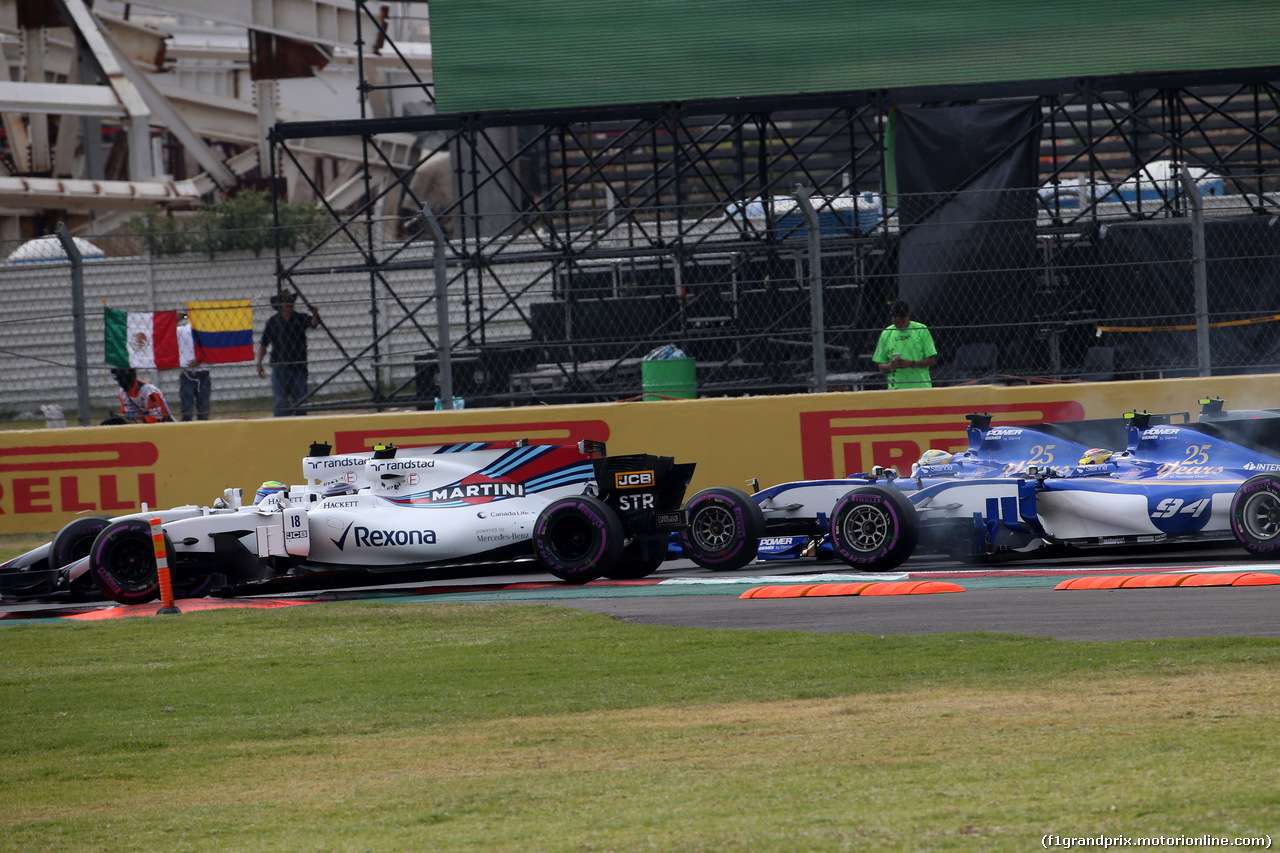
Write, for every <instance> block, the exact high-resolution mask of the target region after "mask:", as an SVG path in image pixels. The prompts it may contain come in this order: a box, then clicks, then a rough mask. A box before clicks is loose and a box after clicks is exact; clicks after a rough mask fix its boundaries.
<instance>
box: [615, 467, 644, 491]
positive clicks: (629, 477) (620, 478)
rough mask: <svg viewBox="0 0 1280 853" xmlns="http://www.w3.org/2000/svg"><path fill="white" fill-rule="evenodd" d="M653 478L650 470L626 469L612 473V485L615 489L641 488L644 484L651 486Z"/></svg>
mask: <svg viewBox="0 0 1280 853" xmlns="http://www.w3.org/2000/svg"><path fill="white" fill-rule="evenodd" d="M653 480H654V477H653V472H652V471H626V472H624V473H621V474H614V475H613V487H614V488H615V489H643V488H644V487H645V486H652V485H653Z"/></svg>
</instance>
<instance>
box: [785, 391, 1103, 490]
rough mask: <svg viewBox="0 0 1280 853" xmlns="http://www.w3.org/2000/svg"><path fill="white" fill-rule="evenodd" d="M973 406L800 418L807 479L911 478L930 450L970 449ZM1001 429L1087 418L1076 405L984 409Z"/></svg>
mask: <svg viewBox="0 0 1280 853" xmlns="http://www.w3.org/2000/svg"><path fill="white" fill-rule="evenodd" d="M975 410H976V409H975V407H973V406H921V407H919V408H910V409H876V410H872V411H861V410H840V411H826V412H801V413H800V442H801V450H800V453H801V461H802V464H803V466H804V477H805V479H809V480H825V479H831V478H833V477H843V476H847V475H849V474H856V473H858V472H859V471H869V470H871V468H872V466H875V465H882V466H884V467H886V468H888V467H895V468H897V469H898V470H899V471H901V472H903V473H906V472H907V471H909V470H910V469H911V463H913V462H915V461H916V460H918V459H919V458H920V454H921V453H923V452H924V451H925V450H927V449H929V448H931V447H936V448H938V449H940V450H946V451H948V452H955V451H959V450H964V449H965V448H966V447H967V446H968V441H967V439H966V438H965V426H966V422H965V415H968V414H971V413H972V412H974V411H975ZM981 411H983V412H989V413H990V414H992V415H993V416H995V420H996V421H997V422H998V423H1000V424H1034V423H1041V422H1044V421H1071V420H1080V419H1082V418H1083V417H1084V407H1083V406H1081V405H1080V404H1079V403H1077V402H1075V401H1074V400H1061V401H1053V402H1045V403H1016V404H1004V405H997V406H982V407H981Z"/></svg>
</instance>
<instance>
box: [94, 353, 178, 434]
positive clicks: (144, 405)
mask: <svg viewBox="0 0 1280 853" xmlns="http://www.w3.org/2000/svg"><path fill="white" fill-rule="evenodd" d="M111 375H112V376H114V377H115V380H116V384H118V385H119V386H120V395H119V396H120V414H118V415H113V416H112V417H109V418H107V419H106V420H105V421H103V422H102V423H103V424H104V425H105V424H158V423H167V422H169V421H172V420H173V418H172V417H171V416H170V415H169V404H168V403H166V402H165V399H164V393H163V392H162V391H161V390H160V389H159V388H157V387H156V386H155V385H152V384H151V383H150V382H142V381H140V380H139V379H138V371H136V370H134V369H133V368H132V367H113V368H112V369H111Z"/></svg>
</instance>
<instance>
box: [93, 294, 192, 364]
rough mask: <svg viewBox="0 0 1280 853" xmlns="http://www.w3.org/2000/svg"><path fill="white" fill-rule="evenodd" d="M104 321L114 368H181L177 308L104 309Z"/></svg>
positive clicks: (108, 355)
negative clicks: (152, 309)
mask: <svg viewBox="0 0 1280 853" xmlns="http://www.w3.org/2000/svg"><path fill="white" fill-rule="evenodd" d="M102 324H103V341H104V344H105V346H104V350H105V357H104V358H105V361H106V362H107V364H108V365H110V366H111V367H157V368H166V367H178V312H177V311H155V312H152V311H119V310H117V309H115V308H103V309H102Z"/></svg>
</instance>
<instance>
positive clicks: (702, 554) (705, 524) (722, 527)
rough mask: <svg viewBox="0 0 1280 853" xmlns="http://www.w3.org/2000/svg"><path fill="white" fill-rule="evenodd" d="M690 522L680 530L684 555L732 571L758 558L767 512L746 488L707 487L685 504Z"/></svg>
mask: <svg viewBox="0 0 1280 853" xmlns="http://www.w3.org/2000/svg"><path fill="white" fill-rule="evenodd" d="M685 512H686V514H687V515H688V517H689V526H688V527H686V528H685V529H684V530H682V531H680V546H681V547H682V548H683V549H684V555H685V556H686V557H688V558H689V559H690V560H693V561H694V562H695V563H697V564H698V565H699V566H701V567H702V568H704V569H710V570H711V571H713V572H728V571H733V570H734V569H740V568H742V567H743V566H745V565H746V564H747V563H750V562H751V561H752V560H754V559H755V558H756V554H758V553H759V551H760V537H761V536H763V535H764V513H763V512H762V511H761V510H760V504H758V503H756V502H755V500H754V499H753V498H752V497H751V496H750V495H748V494H747V493H746V492H742V491H739V490H738V489H729V488H724V487H716V488H713V489H703V490H702V491H701V492H698V493H697V494H696V495H694V496H693V497H691V498H689V502H688V503H687V504H685Z"/></svg>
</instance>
